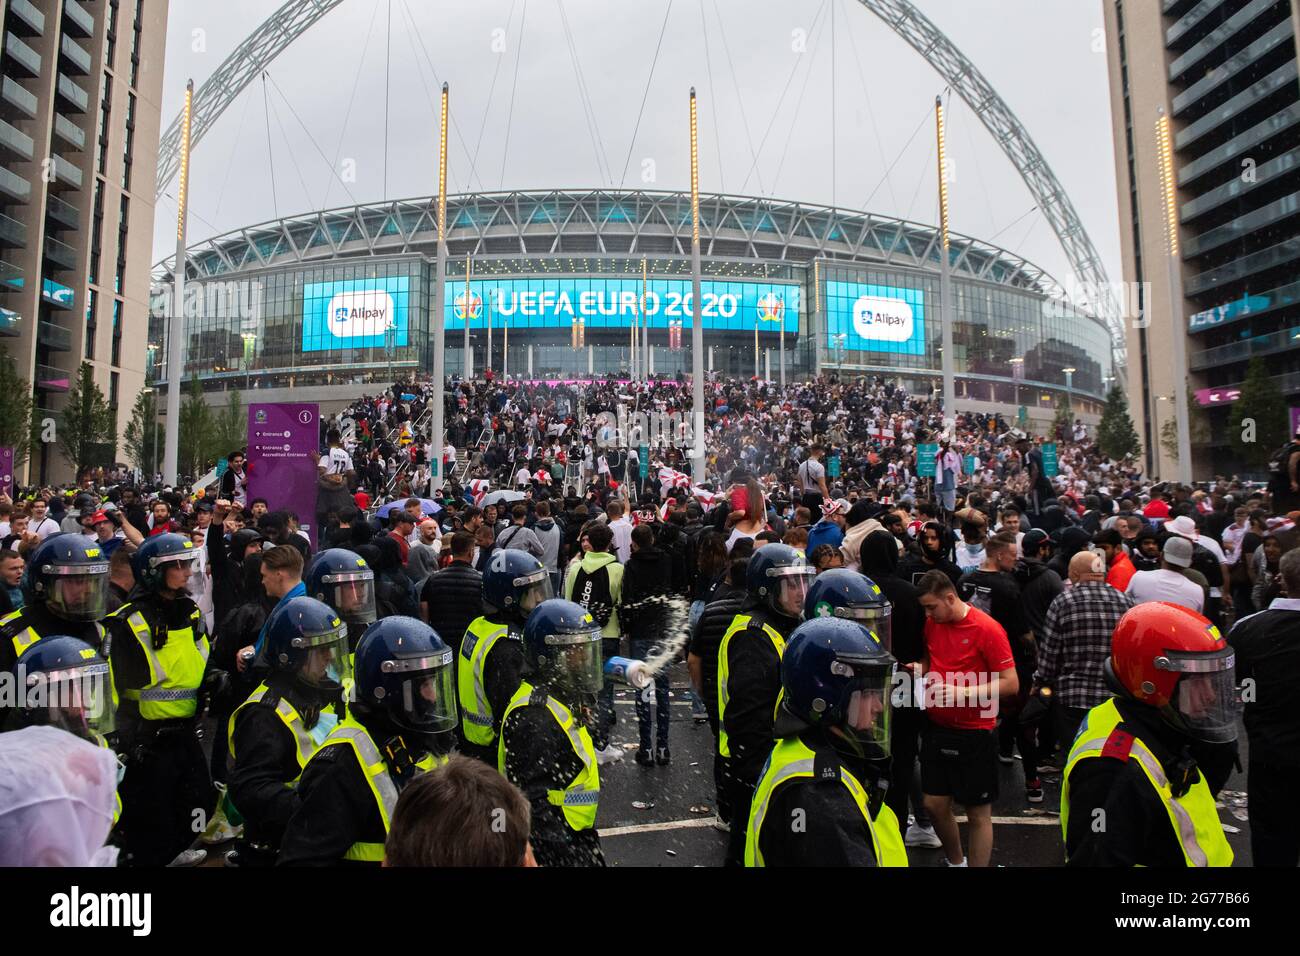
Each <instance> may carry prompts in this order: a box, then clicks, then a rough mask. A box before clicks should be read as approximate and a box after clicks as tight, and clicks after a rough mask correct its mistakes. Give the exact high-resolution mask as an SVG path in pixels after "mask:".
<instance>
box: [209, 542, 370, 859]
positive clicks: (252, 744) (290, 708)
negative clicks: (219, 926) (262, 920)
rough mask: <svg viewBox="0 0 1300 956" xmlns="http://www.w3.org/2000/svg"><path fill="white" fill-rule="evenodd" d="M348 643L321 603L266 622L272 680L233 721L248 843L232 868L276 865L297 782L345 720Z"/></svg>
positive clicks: (237, 796) (235, 796)
mask: <svg viewBox="0 0 1300 956" xmlns="http://www.w3.org/2000/svg"><path fill="white" fill-rule="evenodd" d="M326 553H328V552H326ZM353 566H354V567H355V565H353ZM349 643H350V639H349V637H348V628H347V626H346V625H345V624H344V623H343V621H342V620H340V618H339V615H338V614H336V613H335V611H334V609H333V608H331V607H329V606H328V605H326V604H323V603H321V602H320V601H317V600H316V599H314V598H309V597H297V598H293V599H292V600H289V601H287V602H285V603H284V604H281V605H280V606H279V607H277V608H276V609H275V611H274V612H272V614H271V617H270V619H269V620H268V621H267V625H266V645H265V649H264V653H265V655H266V661H267V663H268V665H269V666H270V674H269V675H268V676H267V678H266V680H265V682H263V683H262V685H261V686H260V687H258V688H257V689H256V690H255V691H253V693H252V694H251V695H250V696H249V698H248V700H246V701H244V703H243V704H241V705H240V706H239V708H238V709H237V710H236V711H235V712H234V714H232V715H231V717H230V733H229V740H230V767H231V771H230V790H229V794H230V799H231V800H232V801H233V803H234V805H235V807H236V808H237V809H238V810H239V813H240V815H241V816H242V817H243V820H244V840H243V842H242V843H241V844H240V846H239V847H238V848H236V849H235V850H234V851H232V853H233V856H227V858H226V862H227V864H228V865H230V866H270V865H271V864H272V863H273V862H274V861H275V854H276V852H277V851H278V849H279V846H280V837H281V836H282V835H283V834H284V828H285V827H286V826H288V824H289V818H290V817H291V816H293V811H294V810H295V809H296V808H297V805H298V794H297V790H296V789H295V788H296V785H297V783H298V778H299V777H300V776H302V771H303V768H304V767H306V766H307V761H309V760H310V759H311V757H312V755H313V754H314V753H316V751H317V749H319V747H320V746H321V744H322V743H324V741H325V738H326V737H328V736H329V734H330V732H331V731H332V730H333V729H334V728H335V726H336V725H337V724H338V722H339V720H340V718H341V717H343V716H344V713H345V711H344V699H343V697H344V688H345V687H351V685H352V655H351V654H350V653H349V651H348V644H349Z"/></svg>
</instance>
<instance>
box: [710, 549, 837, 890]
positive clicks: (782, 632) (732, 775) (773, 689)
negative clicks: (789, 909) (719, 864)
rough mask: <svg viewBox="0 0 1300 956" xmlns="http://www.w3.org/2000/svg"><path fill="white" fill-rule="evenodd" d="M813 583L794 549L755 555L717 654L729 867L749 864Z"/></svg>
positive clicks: (762, 551)
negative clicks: (753, 809)
mask: <svg viewBox="0 0 1300 956" xmlns="http://www.w3.org/2000/svg"><path fill="white" fill-rule="evenodd" d="M815 575H816V571H815V570H814V569H813V568H812V566H811V565H809V564H808V562H807V560H806V559H805V558H804V555H803V552H802V551H797V550H795V549H794V548H792V547H790V546H789V545H784V544H769V545H766V546H764V547H762V548H760V549H759V550H757V551H755V552H754V555H753V557H751V558H750V559H749V567H748V568H747V569H746V572H745V586H746V589H747V594H746V597H745V602H744V603H743V604H742V605H741V607H740V613H738V614H737V615H736V616H735V618H734V619H733V620H732V622H731V627H729V628H727V633H726V634H724V635H723V636H722V644H721V645H720V646H719V648H718V724H719V733H718V753H719V754H720V755H721V756H722V758H723V767H724V769H723V778H724V780H725V781H726V783H727V790H728V793H729V794H730V797H731V807H732V811H731V812H732V826H731V841H730V844H729V845H728V848H727V865H728V866H740V865H741V863H742V862H743V860H744V850H745V826H744V821H745V820H747V819H748V818H749V803H750V799H751V798H752V797H753V795H754V787H755V786H756V785H757V783H758V778H759V774H760V773H761V772H762V769H763V761H765V760H766V759H767V755H768V753H769V752H770V751H771V749H772V739H773V738H772V724H773V720H774V715H775V711H776V702H777V697H778V695H779V694H780V692H781V655H782V654H783V653H784V652H785V642H786V638H787V637H789V635H790V634H791V632H793V631H794V629H795V628H796V627H798V626H799V622H800V620H801V619H802V617H803V609H804V600H805V598H807V596H808V586H809V582H810V581H811V580H812V579H813V577H814V576H815Z"/></svg>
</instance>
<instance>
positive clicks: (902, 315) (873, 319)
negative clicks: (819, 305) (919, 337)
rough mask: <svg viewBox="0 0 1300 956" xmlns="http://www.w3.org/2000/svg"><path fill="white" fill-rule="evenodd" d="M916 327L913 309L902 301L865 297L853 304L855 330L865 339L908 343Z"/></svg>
mask: <svg viewBox="0 0 1300 956" xmlns="http://www.w3.org/2000/svg"><path fill="white" fill-rule="evenodd" d="M914 327H915V320H914V319H913V316H912V307H911V306H910V305H908V304H907V303H906V302H904V301H903V300H902V299H884V298H880V297H877V296H871V295H864V296H862V297H861V298H859V299H858V300H857V301H856V302H854V303H853V329H854V331H856V332H857V333H858V335H860V336H862V338H864V339H875V340H877V341H884V342H906V341H907V340H908V339H910V338H911V337H912V331H913V328H914Z"/></svg>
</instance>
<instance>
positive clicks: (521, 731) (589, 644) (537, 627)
mask: <svg viewBox="0 0 1300 956" xmlns="http://www.w3.org/2000/svg"><path fill="white" fill-rule="evenodd" d="M523 646H524V655H525V658H526V660H527V665H528V672H527V676H526V677H525V679H524V680H523V681H522V682H521V683H520V685H519V687H518V689H517V690H516V691H515V693H514V695H513V696H512V697H511V698H510V702H509V704H508V705H507V706H506V708H505V709H504V712H503V714H502V718H501V737H500V742H499V743H498V745H497V768H498V769H499V770H500V771H501V773H503V774H504V775H505V777H506V779H507V780H509V781H510V782H511V783H513V784H514V785H515V786H517V787H518V788H519V789H520V790H522V791H523V793H524V796H526V797H527V798H528V800H529V802H530V803H531V804H532V809H533V821H532V825H533V829H532V836H531V841H532V845H533V853H534V855H535V856H536V858H537V862H538V864H539V865H540V866H604V865H605V855H604V853H603V852H602V851H601V848H600V837H599V836H598V835H597V833H596V809H597V806H598V804H599V802H600V770H599V767H598V766H597V763H596V748H595V746H594V745H593V744H592V742H591V731H590V728H591V727H592V726H594V724H595V702H596V694H597V693H598V692H599V691H600V688H601V685H602V682H603V674H602V669H601V653H600V648H601V645H600V625H599V624H597V623H596V621H595V620H594V619H593V618H592V616H591V614H589V613H588V612H587V610H586V609H585V608H584V607H582V605H580V604H575V603H574V602H573V601H565V600H563V599H561V598H554V599H552V600H548V601H545V602H544V603H542V604H541V605H539V606H538V607H537V609H536V610H534V611H533V613H532V614H530V615H529V616H528V623H527V624H526V625H525V626H524V634H523Z"/></svg>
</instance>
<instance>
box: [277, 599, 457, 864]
mask: <svg viewBox="0 0 1300 956" xmlns="http://www.w3.org/2000/svg"><path fill="white" fill-rule="evenodd" d="M355 658H356V680H355V687H356V698H355V701H352V702H350V703H349V704H348V711H347V715H346V716H344V717H342V718H341V719H340V720H339V722H338V726H337V727H335V729H334V731H333V732H332V733H331V734H330V735H329V736H328V737H326V738H325V741H324V743H322V744H321V746H320V749H319V750H317V751H316V753H315V755H314V756H313V757H312V758H311V760H310V761H309V762H308V763H307V767H306V769H305V770H304V771H303V774H302V779H301V780H300V781H299V783H298V795H299V800H298V807H297V809H296V810H295V811H294V814H293V817H292V818H291V819H290V820H289V826H288V828H287V829H286V830H285V833H284V837H283V839H282V840H281V842H280V856H279V860H278V861H277V862H278V865H281V866H330V865H333V864H336V863H340V862H344V861H346V862H349V863H358V864H375V865H377V864H379V863H380V862H382V861H383V858H384V841H385V839H386V838H387V836H388V828H389V824H390V823H391V821H392V818H393V808H394V807H395V806H396V805H397V797H398V794H399V793H400V792H401V790H402V788H403V787H405V786H406V785H407V784H408V783H410V782H411V780H413V779H414V778H415V777H416V776H418V775H419V774H421V773H425V772H427V771H429V770H432V769H433V768H434V767H435V766H437V765H439V764H443V763H446V762H447V759H448V758H447V751H448V749H449V747H450V738H451V737H452V734H453V732H454V731H455V729H456V688H455V668H454V666H453V662H454V658H455V654H454V653H453V652H452V650H451V648H449V647H448V646H447V645H446V644H444V643H443V641H442V638H440V637H439V636H438V634H437V632H435V631H434V629H433V628H431V627H429V625H427V624H425V623H424V622H423V621H419V620H416V619H415V618H413V617H398V616H394V617H386V618H384V619H383V620H382V621H378V622H376V623H375V624H372V625H371V626H370V627H369V628H368V629H367V630H366V633H365V634H364V635H363V636H362V638H361V640H360V641H359V642H358V643H357V651H356V655H355Z"/></svg>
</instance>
